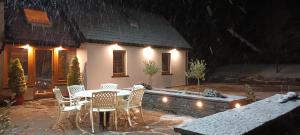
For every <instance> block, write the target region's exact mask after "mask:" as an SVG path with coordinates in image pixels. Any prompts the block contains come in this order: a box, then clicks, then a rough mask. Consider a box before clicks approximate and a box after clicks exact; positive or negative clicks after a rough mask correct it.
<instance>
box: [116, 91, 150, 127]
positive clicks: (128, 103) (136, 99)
mask: <svg viewBox="0 0 300 135" xmlns="http://www.w3.org/2000/svg"><path fill="white" fill-rule="evenodd" d="M144 92H145V89H144V88H140V89H134V88H133V89H132V92H131V93H130V95H129V97H128V99H127V100H125V102H123V104H119V106H118V109H123V110H124V111H125V112H126V117H127V120H128V123H129V126H132V123H131V120H130V114H129V111H130V109H133V108H138V109H139V113H140V115H141V118H142V120H143V122H145V121H144V117H143V112H142V100H143V95H144Z"/></svg>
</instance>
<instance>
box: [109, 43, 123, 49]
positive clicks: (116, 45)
mask: <svg viewBox="0 0 300 135" xmlns="http://www.w3.org/2000/svg"><path fill="white" fill-rule="evenodd" d="M110 49H111V50H122V47H121V46H120V45H118V44H113V45H111V46H110Z"/></svg>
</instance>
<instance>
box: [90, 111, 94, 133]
mask: <svg viewBox="0 0 300 135" xmlns="http://www.w3.org/2000/svg"><path fill="white" fill-rule="evenodd" d="M90 120H91V123H92V133H94V132H95V130H94V118H93V112H92V111H90Z"/></svg>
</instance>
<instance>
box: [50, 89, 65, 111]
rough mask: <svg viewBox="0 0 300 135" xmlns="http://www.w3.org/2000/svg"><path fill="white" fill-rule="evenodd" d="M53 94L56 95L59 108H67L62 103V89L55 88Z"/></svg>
mask: <svg viewBox="0 0 300 135" xmlns="http://www.w3.org/2000/svg"><path fill="white" fill-rule="evenodd" d="M53 93H54V96H55V99H56V100H57V102H58V106H59V108H61V107H65V104H64V103H62V102H61V101H63V95H62V94H61V91H60V89H59V88H54V89H53Z"/></svg>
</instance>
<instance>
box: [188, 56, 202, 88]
mask: <svg viewBox="0 0 300 135" xmlns="http://www.w3.org/2000/svg"><path fill="white" fill-rule="evenodd" d="M205 69H206V63H205V61H204V60H200V61H199V60H198V59H197V60H195V61H192V62H190V65H189V69H188V71H187V72H186V76H187V77H188V78H196V79H197V82H198V83H197V85H198V89H200V80H205Z"/></svg>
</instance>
